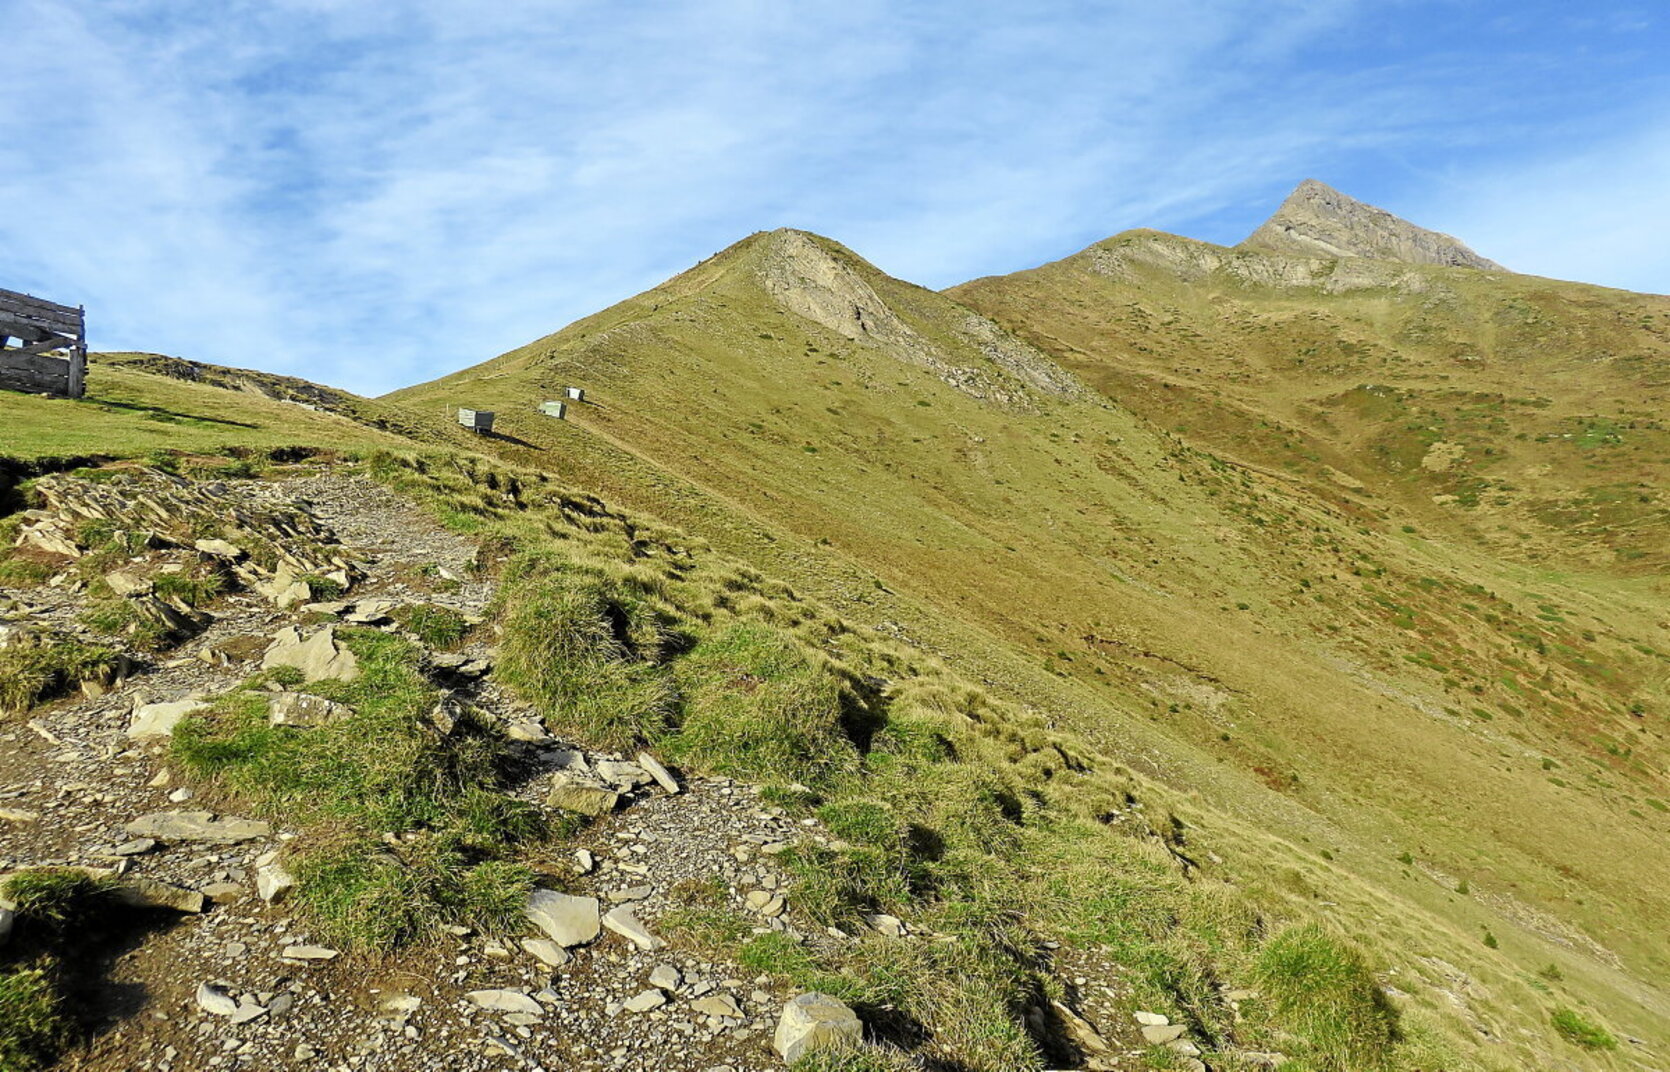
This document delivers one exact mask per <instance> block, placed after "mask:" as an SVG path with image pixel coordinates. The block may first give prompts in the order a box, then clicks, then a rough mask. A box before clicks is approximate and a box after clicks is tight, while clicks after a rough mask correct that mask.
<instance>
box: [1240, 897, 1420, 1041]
mask: <svg viewBox="0 0 1670 1072" xmlns="http://www.w3.org/2000/svg"><path fill="white" fill-rule="evenodd" d="M1254 973H1255V976H1256V978H1257V980H1258V985H1259V987H1260V988H1261V989H1262V991H1263V993H1264V995H1265V997H1266V998H1267V999H1268V1000H1269V1002H1270V1004H1271V1006H1272V1010H1273V1012H1274V1014H1275V1017H1276V1019H1277V1021H1278V1022H1279V1023H1281V1024H1282V1025H1283V1026H1285V1027H1286V1028H1288V1029H1289V1030H1291V1031H1292V1032H1293V1033H1294V1034H1296V1035H1298V1036H1299V1037H1300V1038H1302V1039H1303V1040H1304V1041H1305V1043H1306V1046H1307V1048H1308V1050H1309V1051H1310V1053H1309V1056H1310V1057H1311V1058H1312V1059H1313V1063H1314V1064H1315V1066H1316V1067H1317V1068H1318V1069H1324V1070H1334V1072H1352V1070H1357V1069H1365V1068H1382V1067H1385V1066H1386V1064H1387V1062H1388V1059H1389V1057H1390V1055H1391V1051H1392V1046H1393V1044H1394V1043H1395V1042H1396V1041H1397V1040H1398V1037H1399V1032H1398V1016H1397V1010H1395V1009H1393V1008H1392V1006H1391V1003H1390V1002H1389V1001H1387V1000H1386V995H1385V993H1384V992H1383V991H1382V990H1381V989H1380V985H1379V983H1377V982H1375V979H1374V975H1373V973H1371V972H1370V971H1369V969H1368V965H1367V964H1366V963H1364V961H1363V957H1362V954H1361V953H1359V952H1358V951H1357V950H1356V948H1355V947H1353V946H1351V945H1349V944H1347V943H1346V942H1345V941H1343V940H1342V939H1340V938H1337V937H1335V936H1334V935H1331V934H1329V933H1328V932H1327V931H1325V930H1323V929H1322V927H1320V926H1319V925H1317V924H1314V923H1310V924H1304V925H1302V926H1297V927H1290V928H1288V929H1287V930H1284V931H1282V932H1281V933H1279V934H1277V935H1276V936H1275V937H1274V938H1272V939H1271V940H1270V942H1269V943H1268V944H1267V945H1266V946H1265V947H1264V950H1263V952H1262V953H1261V954H1260V955H1259V958H1258V963H1257V965H1256V967H1255V969H1254Z"/></svg>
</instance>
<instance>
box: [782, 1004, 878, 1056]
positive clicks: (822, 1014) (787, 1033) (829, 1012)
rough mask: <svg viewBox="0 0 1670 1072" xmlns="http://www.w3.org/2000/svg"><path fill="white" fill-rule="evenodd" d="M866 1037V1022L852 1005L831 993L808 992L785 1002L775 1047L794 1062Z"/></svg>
mask: <svg viewBox="0 0 1670 1072" xmlns="http://www.w3.org/2000/svg"><path fill="white" fill-rule="evenodd" d="M863 1039H864V1025H863V1023H861V1022H860V1021H859V1019H858V1016H857V1014H855V1013H854V1012H853V1011H852V1010H851V1009H849V1008H848V1007H847V1006H846V1005H845V1004H843V1003H842V1002H841V1001H839V1000H838V999H836V998H832V997H830V996H829V995H828V994H818V993H807V994H801V995H800V996H799V997H796V998H794V999H793V1000H792V1001H790V1002H789V1003H788V1004H786V1005H784V1006H783V1015H782V1016H781V1017H780V1018H779V1019H778V1021H777V1031H776V1034H775V1035H774V1036H773V1037H772V1040H771V1045H772V1048H773V1049H775V1050H776V1051H777V1055H778V1056H779V1057H781V1058H782V1059H783V1060H784V1061H785V1062H786V1063H788V1064H790V1065H792V1064H794V1063H795V1062H797V1061H799V1060H800V1059H801V1058H803V1057H805V1056H806V1055H807V1054H810V1053H815V1052H817V1051H818V1050H827V1049H833V1048H837V1047H843V1046H855V1045H857V1044H858V1043H860V1042H862V1041H863Z"/></svg>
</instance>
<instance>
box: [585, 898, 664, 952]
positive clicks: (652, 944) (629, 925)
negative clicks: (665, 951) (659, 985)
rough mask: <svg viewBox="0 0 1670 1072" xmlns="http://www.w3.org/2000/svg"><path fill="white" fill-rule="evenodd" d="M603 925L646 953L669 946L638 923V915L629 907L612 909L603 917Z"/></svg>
mask: <svg viewBox="0 0 1670 1072" xmlns="http://www.w3.org/2000/svg"><path fill="white" fill-rule="evenodd" d="M594 903H595V902H594ZM603 925H604V926H605V927H608V928H609V929H610V930H612V931H614V932H615V933H616V934H618V935H620V936H621V937H622V938H625V939H626V940H627V941H629V942H631V943H632V944H633V945H635V946H637V947H638V948H639V949H642V950H643V951H645V952H646V953H648V952H654V951H655V950H657V949H660V948H661V947H662V946H664V945H666V944H667V943H666V942H663V941H662V940H661V939H659V938H657V937H655V935H653V934H651V933H650V932H649V931H648V930H647V929H645V927H644V925H643V924H642V923H640V922H638V916H637V914H636V913H634V912H633V911H632V909H631V908H630V907H628V906H627V905H621V906H620V907H619V908H611V909H610V910H609V912H608V914H607V915H605V916H604V917H603Z"/></svg>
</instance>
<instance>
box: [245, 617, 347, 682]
mask: <svg viewBox="0 0 1670 1072" xmlns="http://www.w3.org/2000/svg"><path fill="white" fill-rule="evenodd" d="M280 666H293V667H295V668H296V669H298V670H300V671H301V672H302V676H303V678H304V679H305V680H307V681H323V680H325V679H327V678H329V679H335V680H337V681H353V680H354V679H355V678H357V677H359V676H360V668H359V659H357V658H356V657H355V656H354V653H353V652H351V651H349V650H348V649H347V648H344V647H342V646H341V645H340V644H338V643H337V642H336V627H335V626H330V625H327V626H325V627H324V628H323V629H320V630H319V631H318V632H316V633H314V634H313V635H312V636H310V637H307V638H306V639H305V640H304V639H303V638H302V635H301V632H300V630H298V629H296V628H295V627H294V626H285V627H284V628H283V629H280V630H279V631H278V632H276V633H274V634H273V637H272V644H271V645H269V646H268V648H267V653H266V654H265V655H263V656H262V657H261V669H263V670H273V669H277V668H278V667H280Z"/></svg>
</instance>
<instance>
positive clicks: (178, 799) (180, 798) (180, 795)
mask: <svg viewBox="0 0 1670 1072" xmlns="http://www.w3.org/2000/svg"><path fill="white" fill-rule="evenodd" d="M196 795H197V794H196V793H194V792H192V789H191V787H190V786H189V785H182V786H180V788H178V789H176V790H174V791H173V792H172V793H170V794H168V802H169V803H170V804H184V803H185V802H186V801H188V800H190V799H191V798H192V797H194V796H196Z"/></svg>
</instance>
